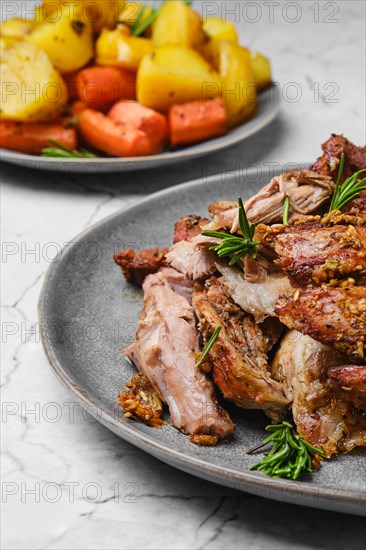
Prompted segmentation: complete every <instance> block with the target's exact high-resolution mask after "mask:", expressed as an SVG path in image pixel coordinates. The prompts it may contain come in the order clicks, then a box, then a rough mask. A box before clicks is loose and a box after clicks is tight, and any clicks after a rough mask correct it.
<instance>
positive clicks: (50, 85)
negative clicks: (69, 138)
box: [0, 42, 68, 122]
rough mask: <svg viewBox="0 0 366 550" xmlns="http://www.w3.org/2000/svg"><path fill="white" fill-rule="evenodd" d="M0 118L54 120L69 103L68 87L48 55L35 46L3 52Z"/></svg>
mask: <svg viewBox="0 0 366 550" xmlns="http://www.w3.org/2000/svg"><path fill="white" fill-rule="evenodd" d="M0 75H1V83H2V85H1V98H0V99H1V101H0V103H1V118H3V119H9V120H18V121H28V122H32V121H33V122H36V121H47V120H52V119H55V118H56V117H57V116H59V115H60V114H61V112H62V110H63V109H64V106H65V104H66V102H67V99H68V93H67V88H66V85H65V83H64V81H63V79H62V77H61V76H60V74H59V73H58V72H57V71H56V69H55V68H54V67H53V65H52V63H51V61H50V60H49V58H48V56H47V54H46V53H45V52H44V51H42V50H40V49H38V48H37V47H36V46H35V45H34V44H28V43H26V42H15V43H14V44H12V45H10V46H7V47H5V48H4V49H3V50H2V52H1V63H0Z"/></svg>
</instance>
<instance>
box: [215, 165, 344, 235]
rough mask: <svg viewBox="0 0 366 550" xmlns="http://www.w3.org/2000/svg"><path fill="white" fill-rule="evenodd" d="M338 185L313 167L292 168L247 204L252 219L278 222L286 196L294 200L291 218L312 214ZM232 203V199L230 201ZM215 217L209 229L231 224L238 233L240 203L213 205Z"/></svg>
mask: <svg viewBox="0 0 366 550" xmlns="http://www.w3.org/2000/svg"><path fill="white" fill-rule="evenodd" d="M333 189H334V184H333V182H332V180H331V178H330V177H328V176H322V175H321V174H317V173H315V172H313V171H311V170H290V171H288V172H284V173H283V174H281V175H280V176H276V177H274V178H273V179H272V180H271V181H270V183H269V184H268V185H266V186H265V187H263V188H262V189H261V190H260V191H258V193H257V194H256V195H254V196H253V197H252V198H250V199H249V200H247V201H246V202H245V204H244V206H245V211H246V214H247V217H248V220H249V221H250V222H253V223H266V224H271V223H276V222H280V221H281V220H282V215H283V204H284V201H285V198H286V197H288V199H289V201H290V208H289V212H290V219H291V218H293V217H298V216H299V215H301V216H304V215H309V214H312V213H313V212H315V211H316V210H318V209H319V208H320V207H321V206H322V205H323V204H324V203H326V202H327V201H328V200H329V199H330V197H331V195H332V193H333ZM230 204H231V203H230ZM211 211H213V212H214V219H213V221H212V222H211V223H210V224H209V225H208V226H207V229H209V230H211V231H212V230H217V229H219V228H221V227H231V232H232V233H237V232H238V231H239V229H240V227H239V214H238V212H239V210H238V207H237V206H236V207H234V208H233V207H231V208H230V209H228V210H223V211H220V210H219V209H218V208H216V209H215V208H213V206H211Z"/></svg>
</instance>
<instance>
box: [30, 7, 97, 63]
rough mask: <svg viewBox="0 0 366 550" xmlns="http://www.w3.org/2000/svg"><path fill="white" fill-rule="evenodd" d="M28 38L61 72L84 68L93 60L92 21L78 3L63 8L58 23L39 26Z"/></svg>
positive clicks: (44, 23)
mask: <svg viewBox="0 0 366 550" xmlns="http://www.w3.org/2000/svg"><path fill="white" fill-rule="evenodd" d="M26 39H27V41H28V42H31V43H32V44H35V45H36V46H37V47H38V48H41V49H42V50H44V51H45V52H46V53H47V55H48V57H49V58H50V60H51V61H52V63H53V65H54V66H55V67H56V69H58V70H59V71H60V72H61V73H68V72H71V71H75V70H77V69H80V68H81V67H83V66H84V65H85V64H86V63H87V62H88V61H89V60H90V59H91V58H92V57H93V31H92V26H91V22H90V20H89V19H88V18H87V17H86V16H85V14H84V12H83V9H82V6H81V5H80V4H78V3H74V4H65V5H62V6H61V7H60V13H59V16H58V17H57V18H55V21H54V22H52V21H51V20H50V21H43V22H41V23H38V24H37V25H35V27H34V28H33V30H32V31H31V33H30V34H29V35H27V37H26Z"/></svg>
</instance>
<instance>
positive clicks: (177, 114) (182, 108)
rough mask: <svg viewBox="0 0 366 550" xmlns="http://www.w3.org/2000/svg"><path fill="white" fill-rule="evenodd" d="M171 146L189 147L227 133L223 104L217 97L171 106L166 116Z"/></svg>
mask: <svg viewBox="0 0 366 550" xmlns="http://www.w3.org/2000/svg"><path fill="white" fill-rule="evenodd" d="M168 121H169V131H170V142H171V144H172V145H175V146H176V145H189V144H191V143H198V142H200V141H205V140H206V139H211V138H214V137H217V136H222V135H223V134H225V133H226V131H227V113H226V109H225V105H224V102H223V100H222V99H221V98H219V97H217V98H216V99H212V100H210V101H193V102H191V103H184V104H182V105H173V106H172V107H171V108H170V110H169V115H168Z"/></svg>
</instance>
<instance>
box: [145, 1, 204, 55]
mask: <svg viewBox="0 0 366 550" xmlns="http://www.w3.org/2000/svg"><path fill="white" fill-rule="evenodd" d="M151 39H152V41H153V43H154V45H155V46H164V45H165V44H175V45H176V46H185V47H186V48H193V49H196V50H201V48H202V46H203V44H204V40H205V34H204V32H203V28H202V20H201V17H200V16H199V15H198V13H197V12H195V11H194V10H192V9H191V8H190V7H189V6H188V5H187V4H186V3H185V2H182V1H181V0H173V1H172V0H168V1H166V2H164V3H163V5H162V6H161V8H160V10H159V12H158V15H157V17H156V19H155V21H154V23H153V24H152V32H151Z"/></svg>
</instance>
